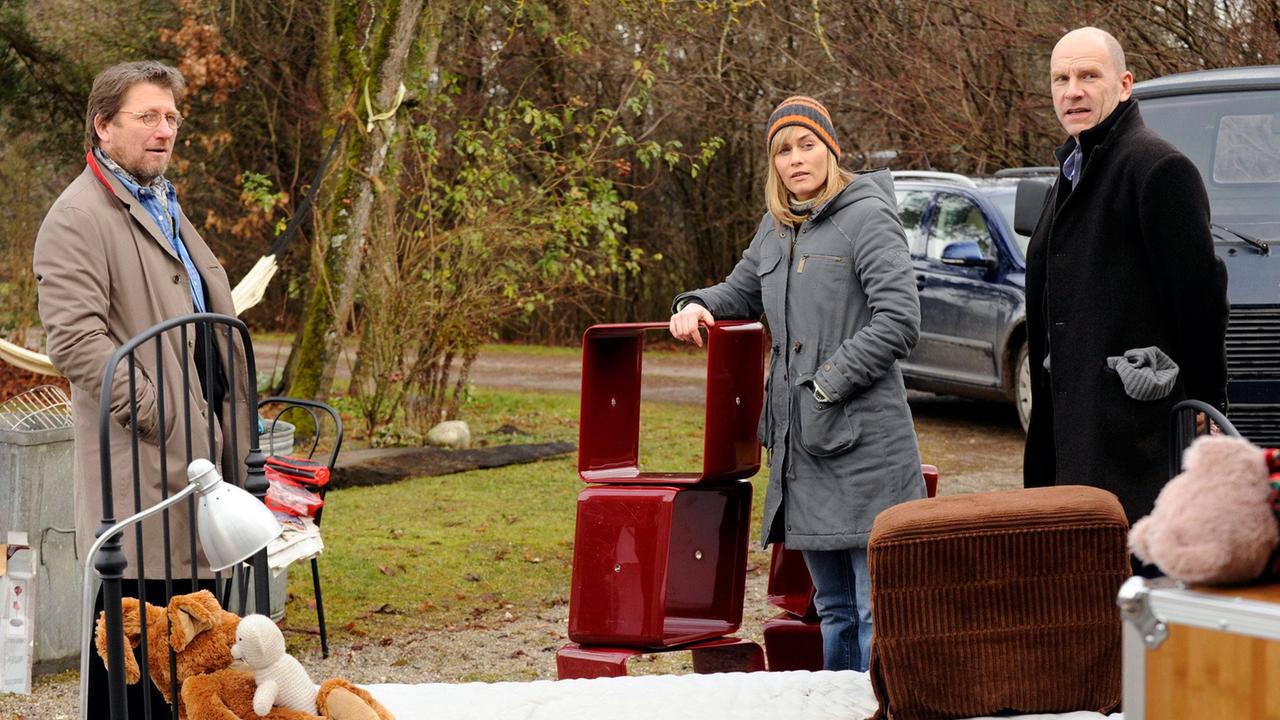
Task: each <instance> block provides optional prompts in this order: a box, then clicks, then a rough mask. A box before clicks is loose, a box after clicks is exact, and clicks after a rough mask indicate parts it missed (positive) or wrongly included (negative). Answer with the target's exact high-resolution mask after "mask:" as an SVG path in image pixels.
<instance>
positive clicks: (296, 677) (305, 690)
mask: <svg viewBox="0 0 1280 720" xmlns="http://www.w3.org/2000/svg"><path fill="white" fill-rule="evenodd" d="M231 655H232V657H234V658H236V659H238V660H244V661H245V663H247V664H248V665H249V667H250V668H252V669H253V679H254V680H255V681H256V682H257V684H258V689H257V690H255V691H254V693H253V711H254V712H255V713H257V714H259V715H266V714H267V713H269V712H271V708H272V706H279V707H283V708H290V709H293V710H300V711H302V712H305V713H314V712H316V685H315V683H313V682H311V677H310V676H309V675H307V671H306V670H304V669H303V667H302V663H299V662H298V661H297V659H296V658H294V657H293V656H292V655H290V654H288V653H287V652H285V647H284V635H283V634H282V633H281V632H280V628H278V627H276V624H275V622H273V621H272V620H271V618H269V617H267V616H265V615H248V616H246V617H244V618H243V619H241V620H240V624H239V625H238V626H237V627H236V644H235V645H232V646H231Z"/></svg>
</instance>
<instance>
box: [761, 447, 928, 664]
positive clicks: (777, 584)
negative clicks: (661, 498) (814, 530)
mask: <svg viewBox="0 0 1280 720" xmlns="http://www.w3.org/2000/svg"><path fill="white" fill-rule="evenodd" d="M920 472H921V474H922V475H924V488H925V494H926V495H927V496H928V497H934V496H935V495H937V494H938V468H937V467H935V466H933V465H921V466H920ZM766 592H767V594H768V601H769V604H770V605H773V606H774V607H777V608H780V609H781V610H782V612H780V613H778V614H777V615H775V616H773V617H771V618H769V619H768V620H765V621H764V650H765V656H766V657H767V658H768V661H769V669H770V670H821V669H822V628H821V625H820V623H819V621H818V610H817V608H816V607H814V604H813V592H814V589H813V579H812V578H811V577H809V568H808V567H806V566H805V564H804V556H803V555H802V554H801V553H800V551H799V550H788V549H787V548H786V546H784V545H783V544H782V543H775V544H774V546H773V554H772V555H771V556H770V557H769V584H768V589H767V591H766Z"/></svg>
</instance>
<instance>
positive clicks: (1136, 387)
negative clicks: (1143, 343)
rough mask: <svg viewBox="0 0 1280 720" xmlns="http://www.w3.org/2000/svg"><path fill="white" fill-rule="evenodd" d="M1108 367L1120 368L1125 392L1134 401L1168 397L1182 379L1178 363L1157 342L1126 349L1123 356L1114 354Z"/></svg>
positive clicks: (1118, 371) (1108, 361)
mask: <svg viewBox="0 0 1280 720" xmlns="http://www.w3.org/2000/svg"><path fill="white" fill-rule="evenodd" d="M1107 367H1109V368H1111V369H1113V370H1115V371H1116V373H1117V374H1118V375H1119V376H1120V382H1122V383H1124V392H1125V394H1126V395H1128V396H1129V397H1131V398H1133V399H1134V400H1160V399H1162V398H1166V397H1168V396H1169V393H1171V392H1173V384H1174V383H1175V382H1177V380H1178V364H1177V363H1175V362H1174V361H1173V358H1171V357H1169V356H1168V355H1166V354H1165V352H1164V351H1163V350H1161V349H1160V348H1158V347H1155V346H1154V345H1153V346H1151V347H1144V348H1137V349H1134V350H1125V351H1124V356H1123V357H1122V356H1119V355H1112V356H1111V357H1109V358H1107Z"/></svg>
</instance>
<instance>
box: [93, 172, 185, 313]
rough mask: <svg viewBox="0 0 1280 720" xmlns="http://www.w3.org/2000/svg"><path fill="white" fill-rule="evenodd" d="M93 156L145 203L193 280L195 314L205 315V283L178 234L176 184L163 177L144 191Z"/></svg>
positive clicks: (128, 177)
mask: <svg viewBox="0 0 1280 720" xmlns="http://www.w3.org/2000/svg"><path fill="white" fill-rule="evenodd" d="M93 155H94V157H96V158H97V159H98V162H99V163H101V164H102V166H103V167H105V168H106V169H108V170H110V171H111V174H112V175H115V176H116V177H117V178H119V179H120V182H121V183H123V184H124V186H125V187H126V188H127V189H128V190H129V194H131V195H133V197H134V198H136V199H137V200H138V202H140V203H142V207H144V208H146V210H147V214H148V215H150V216H151V219H152V220H155V221H156V226H157V227H159V228H160V231H161V232H163V233H164V237H165V239H166V240H168V241H169V245H170V246H171V247H172V248H173V251H174V252H176V253H178V257H179V258H181V259H182V266H183V267H185V268H186V269H187V277H188V278H189V279H190V280H191V300H192V302H193V303H194V305H195V309H196V312H205V304H204V280H202V279H201V278H200V273H199V271H197V270H196V264H195V263H194V262H192V261H191V254H190V253H188V252H187V245H186V243H184V242H182V236H181V234H180V233H179V218H180V217H182V215H181V211H180V210H179V208H178V192H177V190H176V189H175V188H174V187H173V183H171V182H169V181H168V180H165V179H164V177H163V176H162V177H158V178H156V179H155V180H154V181H153V182H152V183H151V185H150V186H148V187H143V186H142V185H141V184H139V183H138V180H137V178H135V177H134V176H133V175H132V174H130V173H129V172H128V171H127V170H125V169H124V168H122V167H120V166H119V165H117V164H116V162H115V161H114V160H112V159H111V158H110V157H109V156H108V155H107V154H106V153H104V152H102V151H101V150H99V149H97V148H94V150H93Z"/></svg>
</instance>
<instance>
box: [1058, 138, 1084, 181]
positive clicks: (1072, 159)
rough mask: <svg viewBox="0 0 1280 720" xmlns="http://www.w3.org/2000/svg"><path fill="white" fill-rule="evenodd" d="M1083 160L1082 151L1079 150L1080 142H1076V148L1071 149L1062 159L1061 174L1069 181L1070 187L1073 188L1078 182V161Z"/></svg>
mask: <svg viewBox="0 0 1280 720" xmlns="http://www.w3.org/2000/svg"><path fill="white" fill-rule="evenodd" d="M1083 160H1084V153H1083V152H1081V151H1080V144H1079V143H1077V144H1076V149H1075V150H1072V151H1071V154H1070V155H1068V156H1067V159H1066V160H1063V161H1062V174H1063V175H1065V176H1066V178H1067V179H1068V180H1070V181H1071V189H1072V190H1075V189H1076V185H1079V184H1080V163H1081V162H1082V161H1083Z"/></svg>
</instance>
